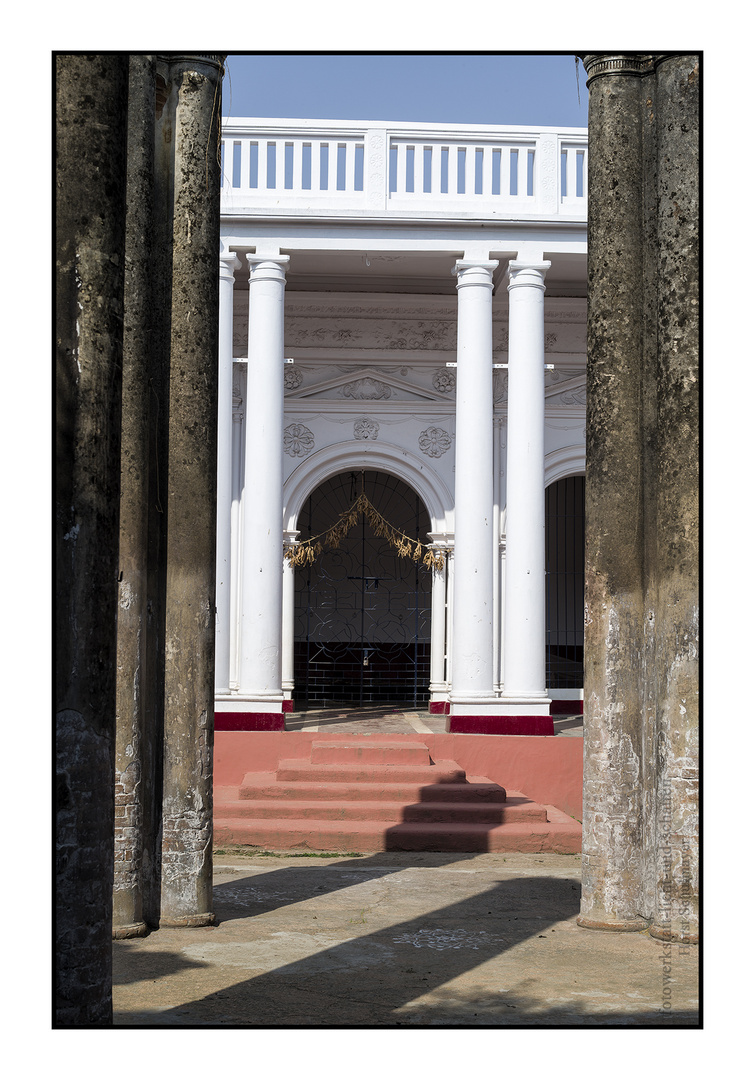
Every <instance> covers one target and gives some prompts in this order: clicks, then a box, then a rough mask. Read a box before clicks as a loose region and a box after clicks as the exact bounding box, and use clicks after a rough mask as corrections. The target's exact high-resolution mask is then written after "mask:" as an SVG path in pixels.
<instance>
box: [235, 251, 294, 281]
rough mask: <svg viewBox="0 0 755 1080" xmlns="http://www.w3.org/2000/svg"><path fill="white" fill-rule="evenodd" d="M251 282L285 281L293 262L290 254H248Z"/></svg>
mask: <svg viewBox="0 0 755 1080" xmlns="http://www.w3.org/2000/svg"><path fill="white" fill-rule="evenodd" d="M246 261H247V262H248V264H249V284H250V285H251V283H252V281H265V280H267V281H283V282H285V280H286V271H287V270H288V264H289V263H290V262H291V256H290V255H247V257H246Z"/></svg>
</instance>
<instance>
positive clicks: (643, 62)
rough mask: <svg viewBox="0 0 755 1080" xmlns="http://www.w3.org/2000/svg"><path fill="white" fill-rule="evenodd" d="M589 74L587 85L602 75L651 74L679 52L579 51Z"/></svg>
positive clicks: (638, 75)
mask: <svg viewBox="0 0 755 1080" xmlns="http://www.w3.org/2000/svg"><path fill="white" fill-rule="evenodd" d="M577 55H578V56H579V58H580V60H581V61H582V64H583V66H584V69H585V74H586V75H587V85H588V87H589V85H590V83H591V82H592V81H593V80H594V79H597V78H598V76H600V75H633V76H634V77H635V78H638V77H640V78H641V77H642V76H643V75H650V74H652V72H653V71H655V68H656V66H657V65H658V64H659V63H661V62H662V61H663V60H667V59H668V58H669V57H670V56H677V55H679V54H678V53H620V52H615V53H577Z"/></svg>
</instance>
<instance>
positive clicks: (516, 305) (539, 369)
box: [501, 262, 550, 722]
mask: <svg viewBox="0 0 755 1080" xmlns="http://www.w3.org/2000/svg"><path fill="white" fill-rule="evenodd" d="M549 268H550V263H548V262H539V263H529V262H511V263H509V269H508V276H509V286H508V288H509V393H508V422H507V432H506V607H505V611H504V632H503V637H504V645H503V669H504V688H503V693H502V695H501V711H502V712H503V713H504V714H509V715H512V716H521V717H527V716H531V717H533V718H534V717H540V718H542V719H544V720H545V721H546V722H547V721H548V717H549V715H550V700H549V698H548V696H547V694H546V692H545V495H544V471H545V312H544V294H545V275H546V273H547V271H548V269H549Z"/></svg>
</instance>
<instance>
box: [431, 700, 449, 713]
mask: <svg viewBox="0 0 755 1080" xmlns="http://www.w3.org/2000/svg"><path fill="white" fill-rule="evenodd" d="M450 710H451V703H450V702H448V701H430V702H428V705H427V711H428V712H429V713H433V714H435V715H436V716H437V715H440V716H442V715H444V714H447V713H448V712H450Z"/></svg>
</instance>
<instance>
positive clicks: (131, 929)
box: [113, 922, 149, 941]
mask: <svg viewBox="0 0 755 1080" xmlns="http://www.w3.org/2000/svg"><path fill="white" fill-rule="evenodd" d="M148 933H149V927H148V926H147V924H146V923H145V922H136V923H128V924H126V925H124V926H114V927H113V941H124V940H125V939H126V938H132V937H146V936H147V934H148Z"/></svg>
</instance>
